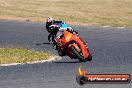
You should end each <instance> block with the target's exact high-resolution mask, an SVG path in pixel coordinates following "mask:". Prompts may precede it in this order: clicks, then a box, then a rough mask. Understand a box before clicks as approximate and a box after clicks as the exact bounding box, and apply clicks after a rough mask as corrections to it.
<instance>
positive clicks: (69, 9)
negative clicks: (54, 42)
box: [0, 0, 132, 27]
mask: <svg viewBox="0 0 132 88" xmlns="http://www.w3.org/2000/svg"><path fill="white" fill-rule="evenodd" d="M0 16H1V17H4V18H6V17H18V18H26V19H29V20H32V21H45V20H46V18H47V17H48V16H51V17H53V18H56V19H59V20H64V21H68V22H75V23H85V24H94V25H111V26H125V27H132V0H0Z"/></svg>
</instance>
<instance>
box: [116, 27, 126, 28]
mask: <svg viewBox="0 0 132 88" xmlns="http://www.w3.org/2000/svg"><path fill="white" fill-rule="evenodd" d="M117 28H125V27H117Z"/></svg>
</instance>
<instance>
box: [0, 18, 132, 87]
mask: <svg viewBox="0 0 132 88" xmlns="http://www.w3.org/2000/svg"><path fill="white" fill-rule="evenodd" d="M44 25H45V24H43V23H32V22H17V21H7V20H1V21H0V47H24V48H29V49H35V50H43V51H49V52H51V53H54V54H56V55H57V51H55V50H53V48H52V47H51V46H50V45H48V44H46V43H48V41H47V36H48V34H47V32H46V30H45V28H44ZM73 28H75V29H78V32H79V34H80V36H81V37H82V39H83V40H84V41H87V42H88V46H89V49H90V51H91V53H92V55H93V60H92V61H91V62H83V63H79V62H78V60H71V59H70V58H69V57H63V58H62V59H61V60H58V61H53V62H45V63H37V64H25V65H17V66H7V67H0V88H132V83H130V84H86V85H84V86H80V85H78V84H77V83H76V70H77V68H78V67H79V66H80V65H82V67H84V69H86V71H87V73H101V74H103V73H105V74H106V73H113V74H118V73H127V74H130V75H132V29H125V28H124V29H118V28H112V27H109V28H103V27H83V26H73ZM37 44H39V45H37Z"/></svg>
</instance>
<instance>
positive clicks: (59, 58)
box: [0, 56, 62, 66]
mask: <svg viewBox="0 0 132 88" xmlns="http://www.w3.org/2000/svg"><path fill="white" fill-rule="evenodd" d="M61 59H62V57H59V56H52V57H50V59H48V60H41V61H34V62H27V63H11V64H0V66H13V65H24V64H35V63H44V62H52V61H57V60H61Z"/></svg>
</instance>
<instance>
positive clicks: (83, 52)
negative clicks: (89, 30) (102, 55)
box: [72, 35, 89, 58]
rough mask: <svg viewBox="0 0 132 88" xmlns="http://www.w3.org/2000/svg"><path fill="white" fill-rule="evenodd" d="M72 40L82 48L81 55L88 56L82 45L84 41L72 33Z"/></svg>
mask: <svg viewBox="0 0 132 88" xmlns="http://www.w3.org/2000/svg"><path fill="white" fill-rule="evenodd" d="M72 40H74V41H75V42H76V43H77V44H79V45H80V48H81V50H82V54H83V57H84V58H87V57H88V56H89V52H88V50H87V48H86V46H85V45H84V43H83V42H82V41H81V39H80V38H78V36H76V35H73V36H72Z"/></svg>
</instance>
